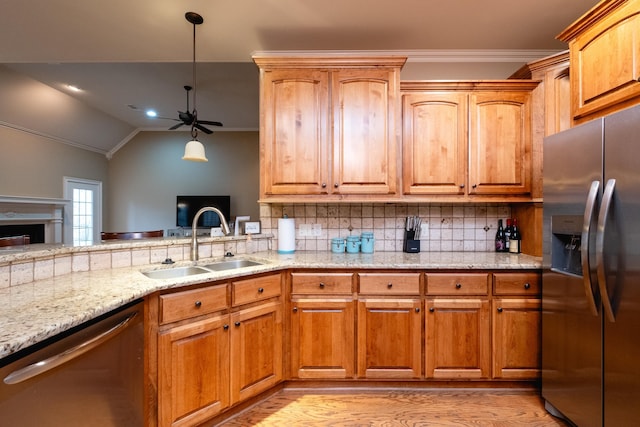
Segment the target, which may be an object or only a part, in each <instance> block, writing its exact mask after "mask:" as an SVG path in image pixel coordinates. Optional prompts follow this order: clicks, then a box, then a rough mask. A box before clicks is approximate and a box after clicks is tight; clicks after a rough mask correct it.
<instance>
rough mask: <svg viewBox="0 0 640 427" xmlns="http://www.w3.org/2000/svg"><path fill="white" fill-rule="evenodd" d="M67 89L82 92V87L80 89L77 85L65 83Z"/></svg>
mask: <svg viewBox="0 0 640 427" xmlns="http://www.w3.org/2000/svg"><path fill="white" fill-rule="evenodd" d="M67 89H69V90H72V91H74V92H82V89H80V88H79V87H78V86H74V85H67Z"/></svg>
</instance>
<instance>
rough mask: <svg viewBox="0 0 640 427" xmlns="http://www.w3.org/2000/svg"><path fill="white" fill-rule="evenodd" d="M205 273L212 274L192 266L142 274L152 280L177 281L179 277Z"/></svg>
mask: <svg viewBox="0 0 640 427" xmlns="http://www.w3.org/2000/svg"><path fill="white" fill-rule="evenodd" d="M205 273H211V271H210V270H207V269H205V268H202V267H198V266H196V265H192V266H188V267H175V268H166V269H160V270H151V271H144V272H142V274H144V275H145V276H147V277H149V278H151V279H177V278H179V277H187V276H194V275H196V274H205Z"/></svg>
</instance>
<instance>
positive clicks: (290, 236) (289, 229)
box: [278, 218, 296, 254]
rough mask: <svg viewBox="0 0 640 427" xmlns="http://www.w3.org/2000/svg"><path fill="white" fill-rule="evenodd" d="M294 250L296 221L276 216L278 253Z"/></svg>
mask: <svg viewBox="0 0 640 427" xmlns="http://www.w3.org/2000/svg"><path fill="white" fill-rule="evenodd" d="M295 250H296V222H295V220H294V219H293V218H278V253H280V254H292V253H293V252H294V251H295Z"/></svg>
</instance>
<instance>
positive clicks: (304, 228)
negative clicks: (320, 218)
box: [298, 224, 311, 237]
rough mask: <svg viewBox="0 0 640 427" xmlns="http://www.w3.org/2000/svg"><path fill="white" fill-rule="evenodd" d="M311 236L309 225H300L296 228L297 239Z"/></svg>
mask: <svg viewBox="0 0 640 427" xmlns="http://www.w3.org/2000/svg"><path fill="white" fill-rule="evenodd" d="M308 236H311V224H300V226H299V227H298V237H308Z"/></svg>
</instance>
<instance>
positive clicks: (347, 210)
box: [260, 203, 511, 252]
mask: <svg viewBox="0 0 640 427" xmlns="http://www.w3.org/2000/svg"><path fill="white" fill-rule="evenodd" d="M284 214H286V215H287V216H288V217H289V218H295V220H296V221H295V222H296V249H297V250H323V251H324V250H331V239H332V238H333V237H346V236H349V235H360V234H361V233H362V232H363V231H373V233H374V239H375V247H374V249H375V250H376V251H401V250H402V240H403V231H404V223H405V218H406V217H407V216H419V217H420V218H422V222H423V224H424V223H426V224H427V226H428V232H427V233H426V235H425V234H423V236H422V238H421V241H422V242H421V248H422V251H444V252H451V251H468V252H487V251H493V250H494V239H495V233H496V227H497V224H498V219H504V218H508V217H510V216H511V207H510V205H507V204H487V203H478V204H464V205H458V204H402V203H351V204H330V203H325V204H323V203H316V204H262V205H261V206H260V220H261V222H262V232H263V233H273V236H274V242H273V248H274V249H276V248H277V247H278V246H277V245H278V242H277V239H278V218H282V217H283V215H284ZM302 224H309V225H310V227H306V228H307V229H308V228H312V225H313V224H318V225H319V227H320V228H321V231H320V232H319V234H320V235H319V236H311V235H308V234H310V233H309V232H307V233H302V234H307V235H306V236H305V235H302V236H301V227H300V226H301V225H302Z"/></svg>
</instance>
